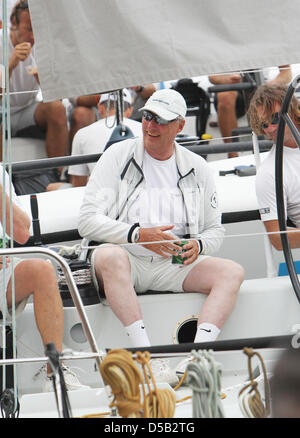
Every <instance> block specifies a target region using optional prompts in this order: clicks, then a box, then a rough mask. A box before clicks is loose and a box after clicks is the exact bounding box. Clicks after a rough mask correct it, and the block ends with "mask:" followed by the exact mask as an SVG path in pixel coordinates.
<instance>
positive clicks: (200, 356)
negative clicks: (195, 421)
mask: <svg viewBox="0 0 300 438" xmlns="http://www.w3.org/2000/svg"><path fill="white" fill-rule="evenodd" d="M191 354H192V356H193V360H191V361H190V362H189V363H188V365H187V368H186V377H185V382H186V384H187V385H189V386H190V388H191V389H192V391H193V398H192V404H193V417H194V418H224V416H225V415H224V411H223V407H222V404H221V398H222V397H221V396H222V394H221V373H222V370H221V365H220V364H219V363H217V362H216V361H215V360H214V358H213V355H212V351H211V350H209V351H206V350H199V351H198V352H196V351H194V350H193V351H192V352H191Z"/></svg>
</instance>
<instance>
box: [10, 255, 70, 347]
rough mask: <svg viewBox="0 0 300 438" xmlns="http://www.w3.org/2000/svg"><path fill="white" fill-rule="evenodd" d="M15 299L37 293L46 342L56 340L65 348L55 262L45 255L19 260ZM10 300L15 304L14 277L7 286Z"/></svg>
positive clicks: (38, 318)
mask: <svg viewBox="0 0 300 438" xmlns="http://www.w3.org/2000/svg"><path fill="white" fill-rule="evenodd" d="M14 275H15V301H16V303H18V302H20V301H22V300H23V299H25V298H27V297H28V296H30V295H33V305H34V314H35V320H36V325H37V328H38V330H39V333H40V335H41V338H42V342H43V344H44V346H46V344H48V343H52V342H53V343H54V344H55V347H56V349H57V351H59V352H61V351H62V337H63V327H64V314H63V306H62V301H61V297H60V293H59V290H58V286H57V279H56V274H55V270H54V268H53V266H52V264H51V263H50V262H48V261H46V260H42V259H28V260H24V261H22V262H21V263H19V264H18V265H17V266H16V268H15V271H14ZM7 304H8V306H11V304H12V285H11V280H10V282H9V284H8V289H7Z"/></svg>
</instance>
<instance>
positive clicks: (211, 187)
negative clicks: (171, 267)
mask: <svg viewBox="0 0 300 438" xmlns="http://www.w3.org/2000/svg"><path fill="white" fill-rule="evenodd" d="M175 152H176V163H177V168H178V173H179V175H180V177H179V180H178V187H179V189H180V190H181V192H182V195H183V199H184V204H185V208H186V217H187V224H186V234H185V237H187V238H189V237H190V238H195V239H197V240H198V239H200V240H201V243H202V254H213V253H214V252H216V251H217V250H218V249H219V247H220V245H221V243H222V241H223V236H224V228H223V226H222V225H221V213H220V211H219V208H218V205H217V196H216V188H215V183H214V179H213V175H212V173H211V171H210V169H209V167H208V165H207V163H206V161H205V160H204V159H203V158H202V157H200V156H199V155H196V154H194V153H193V152H190V151H189V150H187V149H186V148H184V147H182V146H180V145H178V144H177V143H175ZM143 157H144V145H143V140H142V139H141V138H134V139H128V140H124V141H122V142H119V143H116V144H114V145H112V146H110V148H109V149H108V150H107V151H105V153H104V154H103V155H102V156H101V158H100V160H99V161H98V163H97V164H96V166H95V168H94V170H93V172H92V175H91V177H90V179H89V182H88V184H87V186H86V189H85V194H84V198H83V202H82V205H81V208H80V214H79V224H78V230H79V233H80V235H81V236H82V237H86V238H87V239H89V240H94V241H98V242H110V243H128V242H130V237H129V236H130V235H131V233H130V231H131V229H132V224H128V223H126V222H125V218H126V213H127V204H128V203H127V201H128V200H129V199H130V200H133V199H135V198H136V197H137V196H138V195H139V193H140V191H141V189H142V188H143V187H144V186H145V179H144V175H143V171H142V163H143ZM179 237H183V236H179Z"/></svg>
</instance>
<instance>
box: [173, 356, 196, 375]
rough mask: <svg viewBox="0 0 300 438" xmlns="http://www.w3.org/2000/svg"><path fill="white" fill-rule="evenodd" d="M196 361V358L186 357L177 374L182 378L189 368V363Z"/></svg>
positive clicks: (180, 363) (178, 367)
mask: <svg viewBox="0 0 300 438" xmlns="http://www.w3.org/2000/svg"><path fill="white" fill-rule="evenodd" d="M193 360H194V357H193V356H192V355H191V354H189V355H188V356H187V357H185V358H184V359H182V360H181V361H180V362H179V363H178V364H177V366H176V368H175V373H176V374H177V376H179V377H182V376H183V375H184V373H185V371H186V367H187V366H188V364H189V363H191V362H192V361H193Z"/></svg>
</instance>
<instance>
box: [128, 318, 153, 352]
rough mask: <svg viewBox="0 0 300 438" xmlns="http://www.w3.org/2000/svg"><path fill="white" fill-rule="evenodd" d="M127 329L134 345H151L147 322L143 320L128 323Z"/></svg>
mask: <svg viewBox="0 0 300 438" xmlns="http://www.w3.org/2000/svg"><path fill="white" fill-rule="evenodd" d="M125 330H126V333H127V335H128V337H129V339H130V342H131V344H132V346H133V347H150V341H149V338H148V335H147V331H146V328H145V324H144V322H143V321H142V320H139V321H135V322H134V323H132V324H130V325H128V326H127V327H125Z"/></svg>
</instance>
